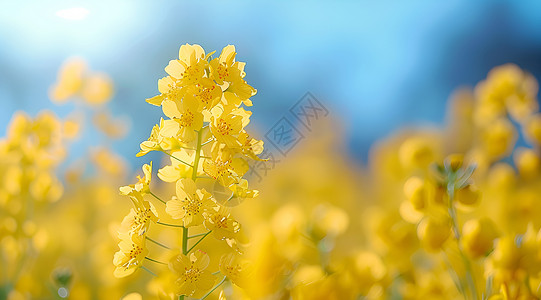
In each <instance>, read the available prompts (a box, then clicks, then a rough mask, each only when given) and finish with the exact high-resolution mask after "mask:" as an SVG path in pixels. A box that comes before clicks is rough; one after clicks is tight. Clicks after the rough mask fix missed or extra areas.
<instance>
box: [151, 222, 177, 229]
mask: <svg viewBox="0 0 541 300" xmlns="http://www.w3.org/2000/svg"><path fill="white" fill-rule="evenodd" d="M156 224H160V225H163V226H169V227H178V228H184V226H182V225H177V224H168V223H163V222H160V221H158V222H156Z"/></svg>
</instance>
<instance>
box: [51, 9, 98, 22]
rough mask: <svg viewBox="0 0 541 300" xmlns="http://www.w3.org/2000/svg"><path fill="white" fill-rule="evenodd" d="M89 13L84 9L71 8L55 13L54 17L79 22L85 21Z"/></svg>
mask: <svg viewBox="0 0 541 300" xmlns="http://www.w3.org/2000/svg"><path fill="white" fill-rule="evenodd" d="M89 13H90V11H88V9H86V8H84V7H73V8H66V9H61V10H59V11H57V12H56V16H57V17H60V18H63V19H66V20H72V21H80V20H83V19H85V18H86V17H87V16H88V14H89Z"/></svg>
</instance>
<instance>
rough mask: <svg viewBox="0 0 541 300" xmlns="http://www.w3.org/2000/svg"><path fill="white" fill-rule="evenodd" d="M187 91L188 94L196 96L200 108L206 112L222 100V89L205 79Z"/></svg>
mask: <svg viewBox="0 0 541 300" xmlns="http://www.w3.org/2000/svg"><path fill="white" fill-rule="evenodd" d="M186 89H187V90H186V94H189V95H194V96H195V99H196V100H197V102H199V105H200V107H201V108H203V109H206V110H211V109H212V108H213V107H214V106H216V104H218V103H219V102H220V99H221V98H222V89H221V88H220V87H219V86H218V85H216V83H214V81H212V80H210V79H208V78H203V79H201V81H200V82H199V83H196V84H194V85H191V86H188V87H187V88H186Z"/></svg>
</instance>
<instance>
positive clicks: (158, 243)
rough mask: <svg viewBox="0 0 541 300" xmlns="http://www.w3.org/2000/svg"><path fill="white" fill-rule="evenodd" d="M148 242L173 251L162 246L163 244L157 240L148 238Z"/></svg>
mask: <svg viewBox="0 0 541 300" xmlns="http://www.w3.org/2000/svg"><path fill="white" fill-rule="evenodd" d="M147 240H149V241H151V242H153V243H154V244H156V245H158V246H162V247H164V248H165V249H169V250H171V248H169V247H167V246H166V245H164V244H162V243H160V242H158V241H155V240H153V239H151V238H149V237H148V236H147Z"/></svg>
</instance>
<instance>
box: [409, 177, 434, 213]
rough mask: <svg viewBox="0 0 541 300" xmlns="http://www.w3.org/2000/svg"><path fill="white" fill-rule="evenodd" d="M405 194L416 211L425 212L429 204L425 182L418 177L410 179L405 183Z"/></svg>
mask: <svg viewBox="0 0 541 300" xmlns="http://www.w3.org/2000/svg"><path fill="white" fill-rule="evenodd" d="M404 194H405V195H406V199H408V201H410V202H411V204H412V205H413V208H415V209H416V210H423V209H424V208H425V206H426V205H427V204H428V199H427V191H426V188H425V182H424V180H422V179H421V178H419V177H417V176H413V177H410V178H409V179H408V180H407V181H406V183H404Z"/></svg>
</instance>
